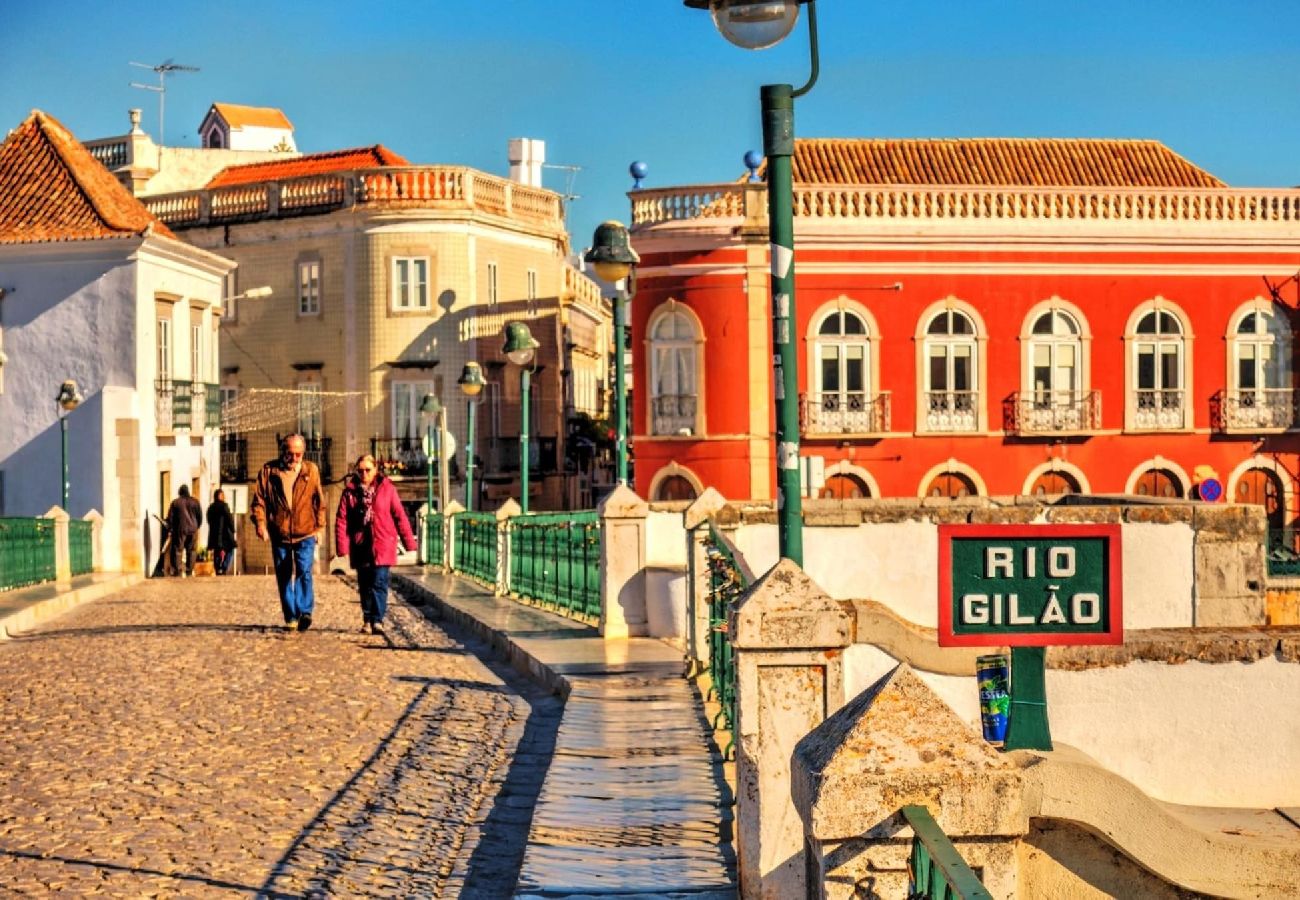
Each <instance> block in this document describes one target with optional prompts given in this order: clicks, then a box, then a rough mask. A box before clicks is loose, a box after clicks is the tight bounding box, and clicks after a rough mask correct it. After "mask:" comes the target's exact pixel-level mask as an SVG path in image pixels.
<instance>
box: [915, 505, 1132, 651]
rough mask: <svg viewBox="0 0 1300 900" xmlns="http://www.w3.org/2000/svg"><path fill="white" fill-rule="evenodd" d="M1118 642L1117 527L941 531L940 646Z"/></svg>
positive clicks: (1120, 630) (1120, 599)
mask: <svg viewBox="0 0 1300 900" xmlns="http://www.w3.org/2000/svg"><path fill="white" fill-rule="evenodd" d="M1122 643H1124V597H1123V571H1122V560H1121V554H1120V526H1119V525H940V526H939V645H940V646H941V647H1004V646H1005V647H1045V646H1049V645H1070V644H1122Z"/></svg>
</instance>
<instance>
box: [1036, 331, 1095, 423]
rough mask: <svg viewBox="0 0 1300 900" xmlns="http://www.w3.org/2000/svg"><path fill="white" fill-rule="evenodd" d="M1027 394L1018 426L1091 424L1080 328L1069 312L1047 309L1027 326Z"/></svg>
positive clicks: (1090, 407) (1090, 405)
mask: <svg viewBox="0 0 1300 900" xmlns="http://www.w3.org/2000/svg"><path fill="white" fill-rule="evenodd" d="M1028 362H1029V365H1028V367H1027V370H1026V373H1025V374H1026V378H1027V381H1028V383H1027V384H1026V386H1025V387H1026V393H1027V396H1026V397H1024V398H1023V400H1022V402H1021V404H1020V406H1021V408H1020V410H1019V412H1020V422H1021V430H1025V431H1035V432H1051V431H1079V430H1081V429H1086V428H1092V427H1095V425H1096V423H1095V421H1094V419H1095V417H1094V416H1093V415H1092V408H1093V405H1092V404H1090V403H1087V402H1085V400H1086V399H1087V398H1086V397H1085V395H1084V391H1083V383H1084V382H1083V341H1082V329H1081V328H1080V327H1079V322H1078V320H1077V319H1075V317H1074V316H1073V315H1071V314H1070V313H1068V312H1066V311H1065V310H1063V309H1049V310H1047V311H1046V312H1044V313H1042V314H1041V315H1039V316H1038V317H1037V318H1035V319H1034V321H1033V323H1032V324H1031V325H1030V327H1029V360H1028Z"/></svg>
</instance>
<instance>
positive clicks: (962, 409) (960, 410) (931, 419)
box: [925, 391, 979, 431]
mask: <svg viewBox="0 0 1300 900" xmlns="http://www.w3.org/2000/svg"><path fill="white" fill-rule="evenodd" d="M925 401H926V414H925V430H926V431H976V430H978V428H979V392H978V391H926V392H925Z"/></svg>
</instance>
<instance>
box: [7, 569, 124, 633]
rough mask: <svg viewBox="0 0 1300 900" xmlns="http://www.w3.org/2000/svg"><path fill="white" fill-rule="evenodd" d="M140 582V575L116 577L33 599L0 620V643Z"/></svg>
mask: <svg viewBox="0 0 1300 900" xmlns="http://www.w3.org/2000/svg"><path fill="white" fill-rule="evenodd" d="M142 581H144V576H143V575H138V574H132V575H119V576H117V577H116V578H110V579H107V580H105V581H98V582H95V583H94V584H88V585H86V586H84V587H79V588H72V589H70V590H68V591H65V592H63V593H61V594H59V595H57V596H55V597H50V598H48V599H46V600H37V601H35V602H33V603H31V604H29V605H28V606H25V607H24V608H22V609H20V610H18V611H17V612H14V613H10V614H9V615H7V616H5V617H4V618H3V619H0V640H9V639H10V638H12V637H14V636H15V635H16V634H18V633H19V632H23V631H30V630H31V629H33V628H35V627H36V626H37V625H39V624H41V623H42V622H48V621H49V620H50V619H53V618H56V617H58V616H61V615H63V614H64V613H65V612H67V611H68V610H70V609H74V608H75V607H78V606H80V605H81V604H83V603H89V602H90V601H91V600H98V599H99V598H101V597H106V596H108V595H109V594H116V593H117V592H118V591H123V590H126V589H127V588H129V587H132V586H134V585H137V584H139V583H140V582H142Z"/></svg>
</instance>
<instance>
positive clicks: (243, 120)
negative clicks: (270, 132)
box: [212, 103, 293, 131]
mask: <svg viewBox="0 0 1300 900" xmlns="http://www.w3.org/2000/svg"><path fill="white" fill-rule="evenodd" d="M212 108H213V109H214V110H216V111H217V112H218V113H219V114H220V115H221V118H223V119H225V120H226V124H227V125H229V126H230V127H231V128H246V127H252V128H287V129H289V130H290V131H293V125H291V124H290V122H289V119H288V117H287V116H285V114H284V113H283V112H281V111H280V110H278V109H276V108H275V107H274V106H240V105H239V104H237V103H214V104H212Z"/></svg>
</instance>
